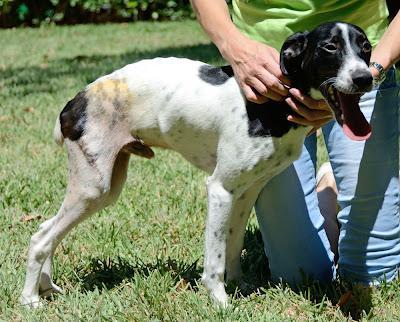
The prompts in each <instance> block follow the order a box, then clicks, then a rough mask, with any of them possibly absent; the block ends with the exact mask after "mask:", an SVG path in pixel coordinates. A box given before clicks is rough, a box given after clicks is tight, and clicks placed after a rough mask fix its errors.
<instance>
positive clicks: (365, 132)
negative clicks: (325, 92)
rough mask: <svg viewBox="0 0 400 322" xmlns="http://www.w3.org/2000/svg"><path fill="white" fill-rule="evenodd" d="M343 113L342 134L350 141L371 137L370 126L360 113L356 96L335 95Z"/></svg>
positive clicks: (358, 98)
mask: <svg viewBox="0 0 400 322" xmlns="http://www.w3.org/2000/svg"><path fill="white" fill-rule="evenodd" d="M337 94H338V96H339V100H340V107H341V108H342V112H343V132H344V134H346V135H347V137H349V138H350V139H352V140H355V141H364V140H367V139H368V138H369V137H370V136H371V134H372V133H371V125H369V123H368V121H367V120H366V119H365V117H364V114H363V113H361V110H360V107H359V105H358V102H359V100H360V97H359V96H358V95H349V94H344V93H340V92H338V93H337Z"/></svg>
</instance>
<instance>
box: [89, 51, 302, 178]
mask: <svg viewBox="0 0 400 322" xmlns="http://www.w3.org/2000/svg"><path fill="white" fill-rule="evenodd" d="M202 65H204V64H203V63H201V62H197V61H192V60H188V59H177V58H160V59H152V60H144V61H141V62H138V63H135V64H131V65H128V66H125V67H124V68H122V69H120V70H117V71H115V72H114V73H112V74H110V75H107V76H104V77H102V78H99V79H98V80H96V81H95V82H94V83H92V84H91V85H89V86H88V88H87V91H88V93H89V97H90V93H91V92H93V93H94V95H92V96H95V97H96V98H97V97H98V96H99V93H100V92H105V91H106V87H107V86H108V87H109V85H104V84H110V83H113V82H117V83H119V84H124V85H123V86H121V85H118V86H115V85H113V86H111V87H112V88H114V89H113V90H112V91H111V93H108V94H106V95H105V96H110V95H111V96H115V97H116V98H115V99H114V101H115V100H117V101H118V99H119V100H120V101H121V102H122V103H120V105H123V104H126V105H127V106H126V107H123V109H124V113H126V115H125V117H124V119H122V120H121V121H122V122H129V127H130V131H131V133H132V135H133V136H135V137H138V138H140V139H142V140H143V141H144V142H145V144H147V145H149V146H160V147H165V148H169V149H172V150H175V151H177V152H179V153H180V154H181V155H182V156H183V157H184V158H186V159H187V160H188V161H190V162H191V163H193V164H194V165H195V166H197V167H199V168H200V169H203V170H204V171H206V172H208V173H212V172H213V171H214V169H215V167H216V165H217V163H218V167H219V168H220V169H219V170H220V171H219V172H220V173H221V175H223V176H226V178H221V179H223V181H224V182H226V183H227V184H228V185H229V184H231V183H230V181H232V180H233V181H235V180H236V181H237V178H238V177H243V179H242V180H241V181H243V182H242V185H246V186H247V184H248V182H249V183H250V182H251V181H253V180H257V179H261V178H263V177H264V178H270V177H272V176H274V175H275V174H276V173H278V172H279V171H281V170H282V169H284V168H285V167H287V166H288V165H289V164H290V163H291V162H293V160H295V159H296V158H297V157H298V156H299V153H300V150H301V145H302V143H303V140H304V134H305V131H306V130H307V129H306V128H304V127H299V128H297V129H292V130H290V131H289V132H288V133H287V134H285V135H283V136H282V137H280V138H274V137H251V136H249V133H248V126H249V125H248V117H247V113H246V106H245V100H244V99H243V96H242V94H241V92H240V90H239V87H238V84H237V83H236V81H235V79H234V78H230V79H228V80H227V81H226V82H224V83H223V84H219V85H215V84H210V83H208V82H205V81H204V80H202V79H201V78H200V77H199V69H200V67H201V66H202ZM125 84H126V86H125ZM99 88H100V89H99ZM115 88H116V90H115ZM126 91H128V93H126ZM124 95H126V96H127V97H129V98H127V99H124V98H120V97H123V96H124ZM100 96H101V95H100ZM103 96H104V94H103ZM107 99H108V100H110V98H106V100H107ZM111 101H112V99H111ZM113 104H114V105H115V104H116V103H113ZM101 105H104V103H102V102H99V101H98V100H96V99H93V100H89V105H88V114H89V116H90V115H91V114H92V115H93V114H96V115H97V118H98V117H99V116H100V117H101V115H104V118H108V119H104V120H103V121H102V122H101V123H103V124H104V123H106V124H111V123H112V122H115V120H114V119H113V118H115V115H114V116H113V114H115V113H108V114H107V113H106V114H104V113H99V112H98V109H99V108H101V109H102V110H103V109H104V108H102V107H101ZM260 108H261V107H260ZM118 113H121V112H120V111H119V112H118ZM120 119H121V118H120ZM96 123H97V124H99V121H98V120H96ZM90 126H91V123H90V117H88V127H89V128H90ZM110 134H112V133H110ZM239 181H240V180H239ZM232 184H233V185H234V183H233V182H232Z"/></svg>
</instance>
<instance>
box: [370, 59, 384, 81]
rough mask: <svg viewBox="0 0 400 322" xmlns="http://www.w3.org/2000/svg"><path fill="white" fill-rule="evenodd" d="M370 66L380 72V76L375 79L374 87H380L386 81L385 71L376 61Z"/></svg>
mask: <svg viewBox="0 0 400 322" xmlns="http://www.w3.org/2000/svg"><path fill="white" fill-rule="evenodd" d="M369 66H370V67H374V68H375V69H376V70H377V71H378V72H379V74H378V76H376V77H374V81H373V85H374V86H378V85H380V84H382V83H383V81H384V80H385V79H386V71H385V69H384V68H383V67H382V65H381V64H379V63H377V62H374V61H372V62H370V63H369Z"/></svg>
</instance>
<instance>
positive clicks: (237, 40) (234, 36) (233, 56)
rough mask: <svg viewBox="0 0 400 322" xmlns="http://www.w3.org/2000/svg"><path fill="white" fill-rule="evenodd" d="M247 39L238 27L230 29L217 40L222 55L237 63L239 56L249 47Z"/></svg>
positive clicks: (230, 61)
mask: <svg viewBox="0 0 400 322" xmlns="http://www.w3.org/2000/svg"><path fill="white" fill-rule="evenodd" d="M247 40H249V41H250V39H248V38H246V36H244V35H243V34H242V33H241V32H240V31H238V30H237V29H233V30H229V31H228V32H227V33H226V34H225V35H224V37H223V38H221V40H220V41H218V42H215V44H216V46H217V47H218V49H219V51H220V53H221V55H222V56H223V57H224V58H225V59H226V60H227V61H228V62H229V63H231V64H232V63H235V62H236V61H237V60H238V56H241V54H240V53H241V52H243V51H246V49H247V47H248V46H247V45H246V43H247Z"/></svg>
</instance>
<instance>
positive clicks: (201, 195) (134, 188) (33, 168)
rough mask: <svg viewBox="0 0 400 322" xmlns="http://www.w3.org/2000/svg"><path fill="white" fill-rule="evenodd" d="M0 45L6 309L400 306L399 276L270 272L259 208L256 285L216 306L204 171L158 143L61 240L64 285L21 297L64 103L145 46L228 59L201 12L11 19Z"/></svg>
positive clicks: (280, 313) (168, 312) (379, 315)
mask: <svg viewBox="0 0 400 322" xmlns="http://www.w3.org/2000/svg"><path fill="white" fill-rule="evenodd" d="M0 48H1V50H0V225H1V231H2V233H1V234H0V258H1V262H0V320H29V321H30V320H32V321H42V320H43V321H44V320H52V321H54V320H66V321H77V320H82V321H93V320H94V321H97V320H113V321H114V320H115V321H126V320H135V321H146V320H172V321H186V320H211V321H215V320H251V321H257V320H259V321H265V320H333V321H341V320H345V319H347V318H351V317H353V318H355V319H359V318H361V319H373V320H376V321H381V320H399V319H400V282H399V283H392V284H391V285H382V287H381V288H380V289H372V290H364V289H359V288H355V289H354V290H353V294H352V297H351V298H350V299H349V300H348V301H346V300H343V299H345V298H346V297H343V296H342V294H345V293H346V290H347V289H346V287H345V286H344V285H341V284H336V283H335V284H332V285H328V286H327V287H322V286H318V285H315V284H312V283H309V284H308V285H306V286H304V287H302V288H301V289H300V290H299V291H296V292H295V291H294V290H291V289H290V288H288V287H285V286H284V285H274V286H273V285H270V284H269V283H268V278H269V275H268V270H267V260H266V258H265V257H264V255H263V251H262V241H261V235H260V232H259V230H258V228H257V224H256V221H255V219H254V215H253V216H252V218H251V221H250V224H249V227H248V231H247V234H246V238H245V239H246V240H245V251H244V252H243V267H244V272H245V276H246V280H247V281H248V282H250V283H252V284H253V285H255V289H254V291H253V292H252V293H251V294H250V295H246V296H245V295H241V294H238V293H237V292H235V289H234V287H231V288H230V290H231V294H232V298H233V300H232V305H231V307H229V308H228V309H226V310H222V309H219V308H216V307H214V306H213V305H212V303H211V302H210V300H209V298H208V296H207V293H206V291H205V290H204V288H203V287H202V286H201V284H200V281H199V277H200V274H201V270H202V261H203V232H204V221H205V214H206V195H205V188H204V181H205V174H204V173H202V172H200V171H199V170H197V169H195V168H194V167H192V166H191V165H189V164H188V163H187V162H186V161H184V160H183V159H182V158H181V157H180V156H179V155H177V154H175V153H173V152H168V151H163V150H157V149H156V151H155V152H156V158H155V159H154V160H152V161H149V160H144V159H141V158H138V157H135V156H134V157H132V158H131V162H130V169H129V177H128V181H127V184H126V185H125V189H124V191H123V193H122V195H121V197H120V199H119V201H118V203H117V204H116V205H114V206H112V207H110V208H107V209H106V210H104V211H102V212H100V213H98V214H95V215H94V216H92V217H91V218H90V219H89V220H87V221H85V222H84V223H82V224H81V225H80V226H78V227H77V228H76V229H74V230H73V231H72V232H71V233H70V234H69V235H68V236H67V237H66V239H65V240H64V241H63V243H62V244H61V245H60V246H59V248H58V249H57V252H56V255H55V261H54V279H55V282H56V283H57V284H58V285H60V286H61V287H62V288H63V289H64V290H65V294H63V295H57V296H55V297H54V298H53V299H52V300H50V301H47V302H46V303H45V305H44V306H43V307H42V308H40V309H38V310H36V311H30V310H27V309H26V308H24V307H22V306H20V305H19V303H18V297H19V293H20V291H21V289H22V285H23V278H24V273H25V259H26V254H27V247H28V242H29V238H30V236H31V235H32V233H34V232H35V231H36V230H37V228H38V226H39V224H40V223H41V222H43V221H44V220H45V219H47V218H50V217H51V216H53V215H54V214H55V213H56V211H57V209H58V207H59V205H60V203H61V201H62V198H63V196H64V190H65V186H66V153H65V149H62V148H60V147H58V146H57V145H56V144H55V143H54V142H53V139H52V130H53V125H54V120H55V118H56V116H57V114H58V113H59V112H60V110H61V109H62V107H63V106H64V105H65V103H66V102H67V101H68V100H69V99H70V98H72V97H73V96H74V95H75V94H76V93H77V92H78V91H79V90H80V89H82V88H83V87H84V86H85V85H86V84H87V83H88V82H91V81H93V80H94V79H96V78H97V77H99V76H100V75H103V74H105V73H107V72H110V71H112V70H114V69H116V68H118V67H121V66H123V65H125V64H127V63H131V62H134V61H136V60H139V59H143V58H149V57H156V56H181V57H189V58H193V59H199V60H203V61H206V62H209V63H215V64H220V63H222V59H221V58H220V56H219V54H218V51H217V50H216V49H215V47H213V46H212V45H211V44H210V43H209V41H208V40H207V38H206V37H205V36H204V34H203V33H202V32H201V30H200V28H199V27H198V25H197V24H196V23H195V22H193V21H187V22H174V23H156V24H155V23H136V24H109V25H98V26H92V25H86V26H73V27H43V28H39V29H12V30H0ZM323 157H324V156H323V154H321V155H320V159H321V158H323ZM341 296H342V300H341V302H345V303H343V305H337V303H338V301H339V299H340V298H341Z"/></svg>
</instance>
